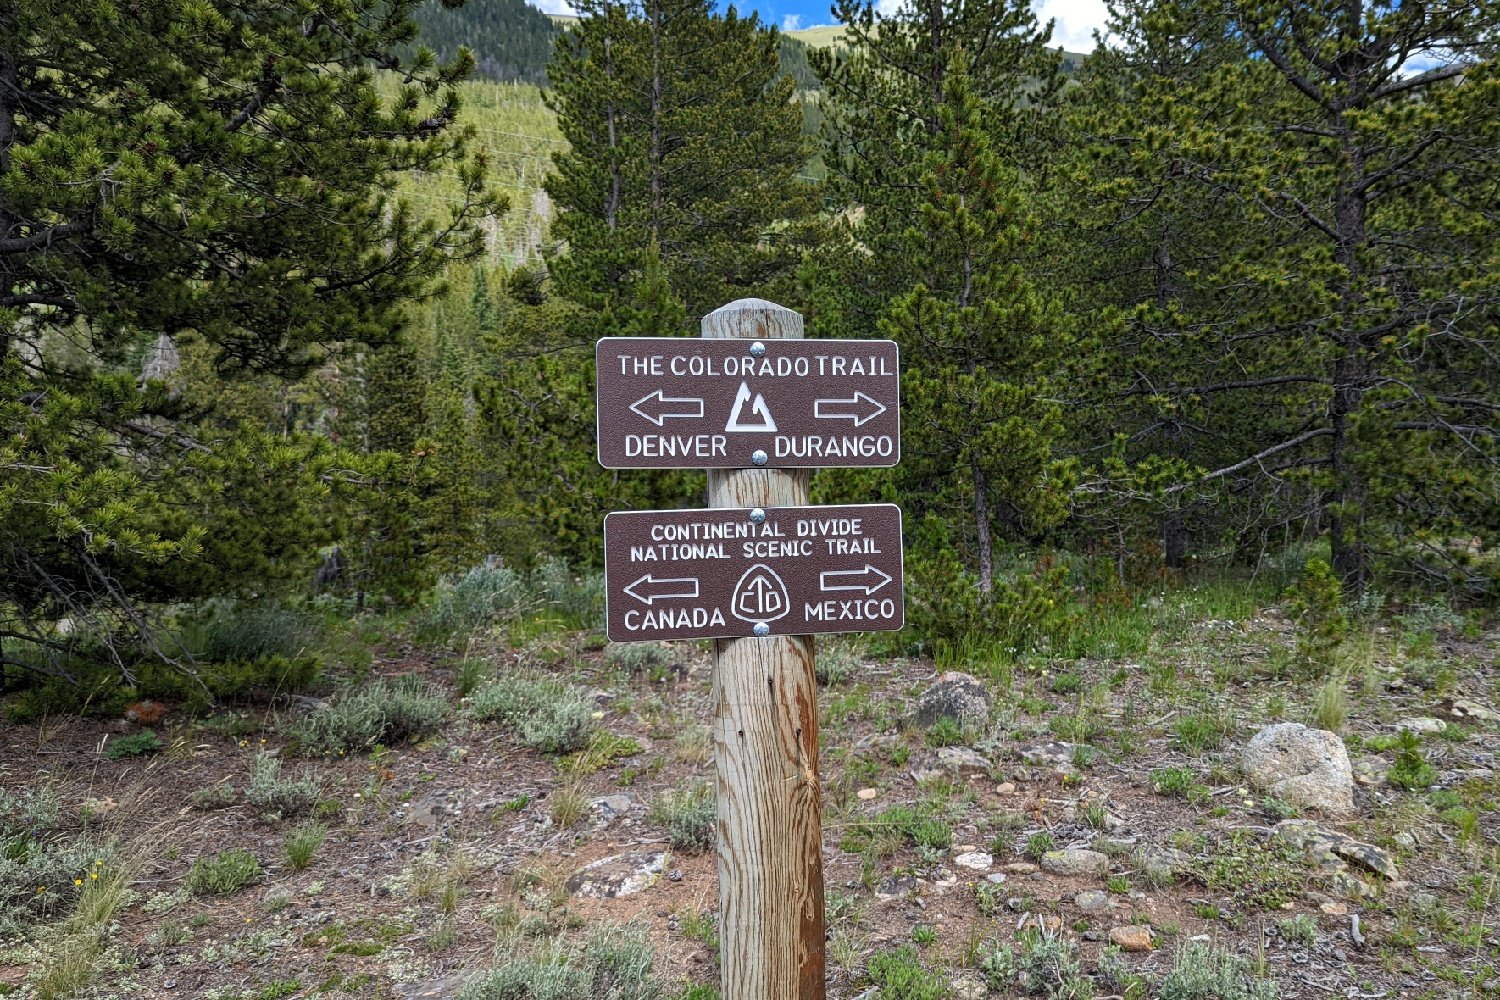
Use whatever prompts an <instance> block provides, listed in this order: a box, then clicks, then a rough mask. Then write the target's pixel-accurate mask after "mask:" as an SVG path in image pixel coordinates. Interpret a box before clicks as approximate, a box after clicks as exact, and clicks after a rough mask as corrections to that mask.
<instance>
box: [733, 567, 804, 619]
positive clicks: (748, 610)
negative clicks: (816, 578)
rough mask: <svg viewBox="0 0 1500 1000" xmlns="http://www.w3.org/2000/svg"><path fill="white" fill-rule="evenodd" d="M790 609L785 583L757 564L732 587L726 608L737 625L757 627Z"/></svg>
mask: <svg viewBox="0 0 1500 1000" xmlns="http://www.w3.org/2000/svg"><path fill="white" fill-rule="evenodd" d="M791 609H792V599H791V596H790V595H788V594H787V591H786V583H785V582H783V581H782V579H781V577H780V576H778V575H777V573H776V571H775V570H774V569H772V568H771V567H769V566H767V565H766V564H765V563H756V564H755V565H754V566H751V567H750V568H749V569H747V570H745V573H744V575H743V576H741V577H740V582H739V583H737V584H735V585H734V596H733V597H732V598H730V607H729V610H730V612H731V613H732V614H733V615H734V616H735V617H736V618H738V619H739V620H740V621H743V622H756V623H759V622H774V621H775V620H776V619H778V618H781V617H783V616H784V615H785V614H786V613H787V612H788V611H790V610H791Z"/></svg>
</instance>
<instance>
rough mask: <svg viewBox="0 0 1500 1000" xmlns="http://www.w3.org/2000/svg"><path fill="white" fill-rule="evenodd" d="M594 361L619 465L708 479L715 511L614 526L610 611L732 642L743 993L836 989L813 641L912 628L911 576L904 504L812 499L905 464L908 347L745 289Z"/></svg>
mask: <svg viewBox="0 0 1500 1000" xmlns="http://www.w3.org/2000/svg"><path fill="white" fill-rule="evenodd" d="M594 361H595V371H596V373H597V375H598V379H597V382H596V385H597V398H598V423H597V426H596V433H597V437H598V448H599V464H601V465H603V466H604V467H605V468H608V469H695V468H701V469H707V470H708V507H707V508H706V509H702V510H647V511H614V512H612V513H610V514H609V515H607V516H606V517H605V519H604V589H605V600H604V617H605V631H606V632H607V633H608V635H609V637H610V639H611V640H613V641H615V642H648V641H661V640H672V639H713V640H714V678H713V684H714V749H715V765H716V776H717V789H718V803H719V807H718V808H719V815H718V829H719V847H718V869H719V940H720V964H721V966H722V970H723V996H724V1000H813V998H817V1000H821V998H822V997H823V996H824V992H825V991H824V987H823V853H822V846H823V845H822V830H821V791H820V787H819V783H818V703H817V682H816V679H815V676H814V669H813V666H814V664H813V638H812V637H813V636H814V635H816V634H821V633H836V632H864V631H876V630H880V631H894V630H899V629H900V628H901V627H902V625H903V624H904V623H905V620H906V609H905V604H904V601H903V598H902V589H903V580H904V577H905V571H904V569H905V568H904V566H903V563H902V552H901V511H900V509H899V508H897V507H896V506H895V505H894V504H840V505H833V506H821V507H809V506H807V483H808V478H809V476H811V474H812V470H813V469H815V468H824V467H828V466H837V467H844V468H855V467H862V468H881V467H889V466H893V465H895V464H896V463H897V462H899V461H900V460H901V420H900V413H901V410H900V384H899V374H900V373H899V369H900V356H899V351H898V349H897V347H896V345H895V344H893V343H891V342H890V341H885V340H817V341H808V340H803V339H802V317H801V316H799V315H798V314H797V313H795V312H793V311H792V310H790V309H786V308H783V307H782V306H778V305H776V304H775V303H774V302H766V301H765V300H763V299H741V300H739V301H738V302H731V303H729V304H728V305H727V306H724V307H723V308H721V309H717V310H715V311H714V312H712V313H710V314H709V315H708V316H705V317H704V319H703V337H702V338H701V339H698V340H691V339H687V340H684V339H681V338H677V337H606V338H603V339H601V340H600V341H599V343H598V344H597V345H596V346H595V349H594Z"/></svg>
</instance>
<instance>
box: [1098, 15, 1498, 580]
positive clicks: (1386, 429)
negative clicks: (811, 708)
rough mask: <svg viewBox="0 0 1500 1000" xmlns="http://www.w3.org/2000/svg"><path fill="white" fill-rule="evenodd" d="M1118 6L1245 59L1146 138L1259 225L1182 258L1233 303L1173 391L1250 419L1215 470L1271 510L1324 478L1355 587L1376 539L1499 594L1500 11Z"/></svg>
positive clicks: (1170, 32) (1414, 566) (1135, 18)
mask: <svg viewBox="0 0 1500 1000" xmlns="http://www.w3.org/2000/svg"><path fill="white" fill-rule="evenodd" d="M1119 14H1120V16H1121V20H1122V22H1123V23H1125V24H1127V25H1131V26H1138V27H1139V31H1138V32H1137V33H1136V35H1137V37H1138V38H1142V39H1144V38H1148V37H1149V36H1152V35H1155V36H1156V41H1155V42H1154V43H1153V44H1156V45H1157V46H1158V47H1159V48H1168V49H1170V48H1172V47H1175V48H1177V49H1178V50H1179V51H1185V52H1192V53H1201V52H1210V53H1212V52H1222V51H1224V50H1225V47H1226V46H1230V47H1233V46H1242V47H1244V49H1246V50H1247V51H1245V54H1244V56H1243V57H1241V58H1238V59H1230V60H1223V61H1222V62H1221V63H1220V64H1218V65H1215V66H1212V67H1209V68H1208V70H1207V72H1204V73H1203V74H1201V75H1194V76H1189V77H1187V78H1184V77H1183V76H1182V75H1181V74H1175V73H1174V74H1172V75H1171V76H1169V77H1164V78H1163V79H1161V80H1160V81H1158V84H1157V86H1158V92H1159V93H1161V94H1163V96H1165V97H1167V98H1168V99H1169V102H1170V103H1169V104H1166V105H1164V106H1163V109H1164V110H1165V111H1167V112H1168V113H1167V114H1166V115H1164V120H1163V121H1161V122H1159V123H1158V124H1156V125H1155V126H1153V128H1151V129H1149V130H1147V131H1146V132H1145V133H1144V134H1143V138H1149V137H1151V136H1153V135H1154V136H1155V137H1156V139H1157V140H1158V141H1160V142H1163V143H1165V144H1167V146H1169V147H1170V148H1171V149H1172V150H1174V151H1175V153H1174V155H1175V156H1176V157H1177V158H1178V163H1179V168H1180V170H1181V171H1182V175H1183V176H1185V177H1187V178H1189V179H1191V180H1192V182H1193V183H1195V184H1196V185H1198V187H1199V189H1200V192H1199V197H1200V198H1213V199H1233V200H1234V201H1236V202H1237V203H1238V208H1237V210H1238V211H1240V212H1243V213H1245V214H1244V215H1243V217H1242V218H1243V220H1244V222H1245V223H1248V224H1249V226H1250V231H1251V235H1249V237H1248V238H1245V239H1242V240H1239V241H1236V240H1234V239H1233V238H1232V236H1231V239H1230V240H1229V241H1228V244H1227V246H1225V247H1224V248H1223V249H1222V250H1220V251H1219V252H1218V253H1216V254H1215V256H1214V259H1213V261H1212V263H1211V264H1210V265H1209V266H1208V267H1205V268H1204V269H1203V270H1201V271H1198V270H1197V269H1196V268H1195V269H1194V270H1193V271H1192V272H1191V273H1189V272H1183V278H1184V286H1186V285H1189V284H1191V285H1196V288H1194V289H1192V290H1191V291H1187V290H1186V289H1184V291H1183V292H1182V293H1181V294H1183V295H1189V296H1196V297H1199V298H1200V299H1201V298H1205V297H1209V296H1214V295H1219V296H1222V297H1223V304H1225V305H1229V306H1231V307H1232V308H1227V309H1224V308H1221V309H1220V310H1219V311H1218V313H1217V315H1216V316H1214V317H1213V318H1212V319H1211V320H1210V321H1209V322H1207V323H1203V324H1202V325H1200V326H1199V328H1198V332H1197V334H1196V335H1195V336H1193V337H1192V338H1190V339H1188V340H1186V341H1184V346H1185V347H1186V348H1187V349H1186V351H1185V352H1184V355H1185V356H1184V357H1183V359H1182V363H1181V364H1180V365H1179V366H1177V367H1176V370H1175V371H1173V372H1171V373H1170V374H1168V375H1167V377H1166V378H1163V379H1162V380H1161V382H1160V383H1159V384H1158V386H1157V387H1156V389H1155V392H1156V394H1157V395H1158V396H1160V397H1161V398H1162V399H1163V400H1165V401H1168V402H1170V403H1174V404H1176V403H1182V404H1185V405H1187V406H1190V407H1191V406H1195V405H1196V403H1195V402H1194V400H1195V399H1204V398H1210V399H1213V400H1214V401H1215V405H1214V408H1215V410H1216V411H1217V412H1218V413H1219V414H1221V415H1224V416H1225V417H1232V420H1228V421H1226V422H1225V423H1224V424H1223V425H1222V426H1221V428H1220V433H1218V434H1216V435H1215V436H1216V437H1217V438H1218V441H1217V442H1216V444H1217V446H1218V447H1220V448H1222V449H1223V456H1222V457H1219V458H1217V460H1216V464H1215V465H1213V466H1205V467H1203V468H1202V471H1201V474H1200V475H1199V476H1198V477H1197V480H1196V481H1197V483H1215V482H1217V481H1220V480H1224V479H1228V478H1230V477H1234V478H1236V479H1240V480H1242V481H1246V482H1248V483H1250V484H1252V485H1253V487H1254V488H1255V490H1256V497H1257V500H1258V501H1259V500H1261V499H1263V498H1269V497H1275V496H1277V495H1278V494H1280V493H1281V492H1282V491H1283V490H1284V488H1285V484H1286V482H1287V480H1288V479H1290V478H1299V479H1302V480H1305V482H1306V483H1307V485H1308V486H1309V487H1311V488H1312V489H1314V490H1316V491H1317V494H1316V496H1317V499H1318V501H1319V505H1320V508H1321V510H1320V519H1319V520H1320V521H1321V525H1322V527H1324V528H1326V530H1327V532H1328V535H1329V538H1330V542H1331V545H1332V556H1333V558H1332V565H1333V568H1334V571H1335V572H1336V573H1337V574H1338V576H1339V578H1340V579H1341V581H1342V582H1343V584H1344V586H1345V587H1346V588H1347V589H1348V590H1349V591H1351V592H1357V591H1358V590H1360V589H1361V588H1362V587H1363V586H1365V585H1366V584H1367V583H1368V582H1369V580H1370V579H1371V575H1372V572H1373V570H1374V565H1375V556H1376V555H1377V554H1382V555H1384V556H1385V557H1387V560H1388V564H1389V565H1391V566H1392V567H1400V568H1402V569H1403V570H1404V571H1405V572H1415V573H1419V574H1423V575H1425V576H1428V577H1430V578H1434V579H1438V580H1442V581H1444V582H1447V583H1450V584H1454V585H1459V586H1462V587H1466V588H1485V587H1493V586H1494V582H1493V579H1492V577H1491V578H1490V579H1486V576H1487V572H1488V573H1491V574H1492V571H1486V570H1485V568H1484V564H1483V562H1482V561H1481V560H1479V559H1477V558H1476V556H1477V554H1478V553H1479V552H1482V551H1483V550H1484V549H1485V548H1487V547H1488V546H1489V545H1491V544H1493V540H1494V539H1495V538H1496V535H1497V531H1500V523H1497V519H1496V516H1495V511H1496V510H1497V509H1500V502H1497V501H1500V427H1497V423H1496V420H1497V414H1500V407H1497V404H1496V400H1497V398H1500V392H1497V389H1500V386H1497V377H1496V372H1497V368H1496V366H1495V365H1494V364H1493V358H1492V356H1491V355H1490V353H1489V351H1490V348H1489V346H1488V342H1489V340H1490V338H1491V337H1492V336H1493V329H1494V325H1493V314H1494V309H1495V307H1496V305H1497V304H1500V268H1496V267H1495V266H1493V265H1494V257H1493V248H1494V245H1495V239H1494V237H1495V226H1496V220H1495V218H1494V216H1493V213H1492V212H1489V211H1488V210H1487V208H1485V207H1481V206H1487V205H1488V204H1490V202H1491V201H1492V200H1493V199H1492V198H1491V197H1490V195H1492V194H1493V193H1494V192H1495V191H1496V190H1497V184H1500V167H1497V163H1500V159H1497V157H1496V155H1495V153H1496V151H1497V150H1500V117H1497V116H1496V115H1495V113H1494V108H1495V107H1496V106H1500V104H1497V97H1500V62H1497V61H1496V59H1495V58H1494V56H1493V49H1492V47H1491V46H1492V41H1493V37H1494V33H1495V31H1496V29H1497V27H1500V10H1497V9H1495V8H1493V7H1492V6H1489V5H1480V6H1479V7H1478V8H1462V9H1459V8H1454V9H1443V10H1434V9H1429V8H1426V7H1424V6H1421V5H1408V4H1402V5H1387V4H1378V3H1353V4H1347V3H1339V4H1333V3H1315V4H1299V5H1296V6H1295V7H1292V6H1288V5H1285V4H1272V3H1265V4H1259V3H1235V4H1230V5H1217V4H1204V3H1198V2H1186V0H1185V2H1183V3H1181V4H1179V5H1166V6H1161V5H1149V6H1147V5H1140V6H1136V5H1130V6H1126V7H1123V8H1122V9H1121V10H1120V11H1119ZM1126 37H1127V38H1128V37H1131V35H1130V34H1127V36H1126ZM1217 235H1218V236H1220V237H1221V238H1222V237H1223V236H1225V235H1227V234H1225V233H1223V232H1221V233H1219V234H1217ZM1476 539H1477V544H1475V541H1476Z"/></svg>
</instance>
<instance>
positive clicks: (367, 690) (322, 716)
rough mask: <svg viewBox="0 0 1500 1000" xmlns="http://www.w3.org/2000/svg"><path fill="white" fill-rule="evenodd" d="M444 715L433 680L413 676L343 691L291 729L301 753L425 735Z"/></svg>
mask: <svg viewBox="0 0 1500 1000" xmlns="http://www.w3.org/2000/svg"><path fill="white" fill-rule="evenodd" d="M447 714H448V700H447V699H446V698H444V697H443V695H442V693H441V692H440V691H438V690H437V689H436V688H434V687H432V686H431V685H428V684H425V683H423V682H422V681H420V680H417V679H416V678H402V679H399V680H378V681H375V682H374V683H372V684H367V685H365V686H363V687H360V688H357V689H352V688H351V689H349V690H346V691H345V692H344V693H343V694H342V695H340V696H339V697H338V698H336V699H335V700H334V702H333V704H331V705H329V706H328V707H327V708H325V709H323V710H322V711H319V712H314V713H312V714H311V715H305V716H303V717H302V718H300V719H298V720H296V721H295V722H294V723H292V725H291V726H290V727H289V728H290V731H291V734H292V736H293V738H294V739H295V740H296V741H297V743H298V745H299V746H300V747H301V748H302V751H303V752H304V753H325V754H326V753H336V752H339V751H344V752H352V751H358V750H368V749H370V748H371V747H373V746H375V745H376V744H377V743H378V744H383V745H385V746H394V745H396V744H399V743H404V742H406V741H408V740H414V739H419V738H421V737H423V736H428V735H430V734H432V733H435V732H437V730H438V728H439V727H440V726H441V725H442V723H443V719H444V718H445V717H446V716H447Z"/></svg>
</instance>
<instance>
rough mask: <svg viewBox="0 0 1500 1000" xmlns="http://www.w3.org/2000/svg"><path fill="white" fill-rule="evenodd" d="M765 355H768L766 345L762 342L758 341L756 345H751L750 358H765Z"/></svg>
mask: <svg viewBox="0 0 1500 1000" xmlns="http://www.w3.org/2000/svg"><path fill="white" fill-rule="evenodd" d="M765 353H766V345H765V344H762V343H761V342H760V341H758V340H757V341H755V343H753V344H751V345H750V356H751V357H752V358H759V357H763V356H764V355H765Z"/></svg>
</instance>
